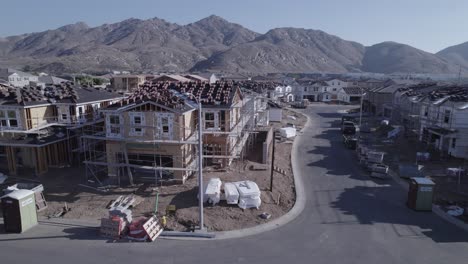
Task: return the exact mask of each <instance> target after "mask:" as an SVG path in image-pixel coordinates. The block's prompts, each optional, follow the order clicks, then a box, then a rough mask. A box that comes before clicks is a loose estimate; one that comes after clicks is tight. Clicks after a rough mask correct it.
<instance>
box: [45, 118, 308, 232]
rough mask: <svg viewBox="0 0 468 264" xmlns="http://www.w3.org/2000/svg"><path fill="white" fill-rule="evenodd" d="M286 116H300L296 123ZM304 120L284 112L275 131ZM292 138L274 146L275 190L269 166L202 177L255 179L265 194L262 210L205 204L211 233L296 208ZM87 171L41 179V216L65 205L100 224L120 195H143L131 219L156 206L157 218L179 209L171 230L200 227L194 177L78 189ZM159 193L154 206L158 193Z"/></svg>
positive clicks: (244, 163)
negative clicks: (176, 182) (104, 189)
mask: <svg viewBox="0 0 468 264" xmlns="http://www.w3.org/2000/svg"><path fill="white" fill-rule="evenodd" d="M288 116H294V117H296V120H293V119H291V118H290V117H288ZM305 121H306V118H305V117H304V116H302V115H300V114H297V113H294V112H292V111H290V110H285V111H284V113H283V121H282V122H281V123H277V124H272V125H273V126H274V127H275V128H278V127H282V126H284V125H286V124H287V123H291V124H294V125H295V126H296V128H297V129H298V130H300V129H301V128H302V126H303V125H304V123H305ZM291 148H292V140H280V141H279V142H278V141H277V143H276V151H275V153H276V154H275V166H276V167H279V168H281V169H283V170H284V171H285V174H284V175H283V174H280V173H277V172H275V173H274V176H273V182H274V186H273V191H272V192H270V191H269V187H270V164H267V165H260V164H258V163H255V162H252V161H249V160H247V159H245V160H240V161H236V162H234V163H233V164H232V166H231V167H230V168H229V169H227V170H225V171H211V170H210V169H209V168H207V169H206V171H205V173H204V180H205V183H206V182H208V180H209V179H210V178H215V177H218V178H221V180H222V181H229V182H233V181H240V180H247V179H248V180H252V181H255V182H256V183H257V184H258V186H259V188H260V189H261V191H262V194H261V198H262V205H261V206H260V209H259V210H257V209H247V210H242V209H241V208H239V207H238V206H236V205H227V204H226V203H225V202H224V201H222V202H221V203H220V204H218V205H217V206H214V207H211V206H206V207H205V211H204V216H205V225H206V227H207V228H208V229H209V230H216V231H221V230H233V229H239V228H246V227H251V226H255V225H258V224H261V223H264V222H267V221H271V220H272V219H275V218H278V217H280V216H281V215H283V214H285V213H286V212H288V211H289V210H290V209H291V208H292V206H293V205H294V200H295V192H294V179H293V174H292V170H291V161H290V155H291ZM251 165H256V166H260V167H261V166H263V167H265V170H260V171H252V170H251V169H250V167H251ZM83 178H84V169H83V168H78V169H77V168H62V169H51V170H50V171H49V172H48V173H47V174H46V175H43V176H41V177H40V181H41V183H42V184H43V185H44V187H45V190H46V191H45V197H46V200H47V202H48V208H47V209H46V210H44V211H42V212H40V215H41V216H43V217H47V216H50V215H53V214H55V213H56V212H58V211H60V210H61V209H62V208H63V207H64V206H65V203H66V204H67V206H68V207H69V208H70V209H71V210H70V211H69V212H68V213H67V214H65V215H64V216H63V217H64V218H69V219H86V220H99V219H100V218H102V217H107V216H108V209H107V208H106V207H107V206H108V205H109V203H110V202H111V201H112V200H113V199H116V198H117V197H118V196H120V195H132V194H133V195H136V196H138V197H141V200H142V201H141V203H140V204H138V205H137V206H136V207H135V208H133V209H132V213H133V217H137V216H143V215H146V216H148V215H151V214H152V213H153V212H155V210H156V207H157V209H158V210H157V214H158V215H159V216H163V215H166V207H167V206H168V205H175V206H176V208H177V210H176V212H175V214H172V215H168V216H167V217H168V218H167V219H168V222H167V228H169V229H173V230H187V229H190V228H191V227H192V226H194V225H196V224H197V223H198V200H197V190H198V188H197V178H196V177H192V178H191V179H189V180H188V182H187V183H186V184H184V185H173V186H158V187H155V186H153V185H150V184H137V185H136V186H134V187H132V188H114V189H109V190H108V192H102V191H98V190H95V189H91V188H86V187H83V186H80V185H79V184H80V183H83ZM157 193H159V196H158V203H157V204H156V196H157V195H156V194H157ZM262 212H267V213H270V214H271V215H272V217H271V218H270V219H269V220H263V219H261V218H260V217H259V215H260V214H261V213H262Z"/></svg>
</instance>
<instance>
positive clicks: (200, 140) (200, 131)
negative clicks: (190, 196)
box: [198, 99, 205, 230]
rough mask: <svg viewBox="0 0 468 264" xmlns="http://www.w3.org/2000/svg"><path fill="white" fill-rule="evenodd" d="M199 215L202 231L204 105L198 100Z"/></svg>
mask: <svg viewBox="0 0 468 264" xmlns="http://www.w3.org/2000/svg"><path fill="white" fill-rule="evenodd" d="M198 151H199V153H198V213H199V217H200V223H199V225H200V227H199V228H200V230H203V228H204V226H205V224H204V221H203V127H202V104H201V101H200V99H199V100H198Z"/></svg>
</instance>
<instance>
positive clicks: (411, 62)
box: [0, 15, 468, 74]
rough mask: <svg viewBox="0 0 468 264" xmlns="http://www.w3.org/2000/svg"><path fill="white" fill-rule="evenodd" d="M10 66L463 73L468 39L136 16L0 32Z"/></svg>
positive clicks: (2, 60) (2, 62) (1, 58)
mask: <svg viewBox="0 0 468 264" xmlns="http://www.w3.org/2000/svg"><path fill="white" fill-rule="evenodd" d="M5 66H8V67H17V68H22V67H25V66H28V68H30V69H32V70H35V71H47V72H51V73H79V72H88V73H93V72H107V71H110V70H129V71H132V72H135V71H140V72H145V71H148V72H149V71H153V72H154V71H156V72H186V71H194V72H204V71H213V72H229V73H255V74H261V73H276V72H282V73H307V72H336V73H344V72H362V71H365V72H376V73H458V71H459V67H460V66H461V67H462V68H463V69H464V70H466V69H468V42H467V43H464V44H461V45H458V46H453V47H449V48H447V49H444V50H442V51H440V52H438V53H436V54H431V53H428V52H425V51H422V50H419V49H416V48H414V47H411V46H408V45H405V44H400V43H395V42H383V43H379V44H376V45H373V46H370V47H366V46H364V45H362V44H359V43H357V42H353V41H347V40H343V39H341V38H339V37H337V36H333V35H330V34H327V33H326V32H323V31H320V30H312V29H302V28H276V29H272V30H270V31H268V32H266V33H265V34H259V33H256V32H254V31H252V30H249V29H247V28H245V27H243V26H241V25H239V24H235V23H231V22H229V21H226V20H225V19H223V18H221V17H218V16H215V15H212V16H209V17H207V18H204V19H202V20H199V21H197V22H194V23H191V24H188V25H178V24H175V23H170V22H167V21H165V20H162V19H159V18H153V19H147V20H140V19H134V18H132V19H127V20H124V21H121V22H118V23H113V24H104V25H101V26H98V27H89V26H88V25H86V24H85V23H83V22H79V23H76V24H71V25H66V26H63V27H60V28H58V29H55V30H47V31H44V32H38V33H30V34H23V35H18V36H11V37H6V38H0V67H5Z"/></svg>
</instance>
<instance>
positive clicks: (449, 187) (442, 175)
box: [363, 118, 468, 222]
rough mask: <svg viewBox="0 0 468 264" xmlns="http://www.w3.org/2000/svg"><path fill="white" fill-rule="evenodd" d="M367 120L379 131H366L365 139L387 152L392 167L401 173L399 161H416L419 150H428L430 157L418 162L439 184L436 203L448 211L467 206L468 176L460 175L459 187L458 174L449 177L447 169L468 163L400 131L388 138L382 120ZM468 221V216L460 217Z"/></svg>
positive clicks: (435, 196) (388, 162)
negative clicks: (382, 127)
mask: <svg viewBox="0 0 468 264" xmlns="http://www.w3.org/2000/svg"><path fill="white" fill-rule="evenodd" d="M366 122H367V123H369V124H370V125H371V127H373V128H374V129H375V130H376V131H374V132H372V133H370V134H364V133H363V137H364V140H366V141H368V142H369V144H370V145H371V146H372V148H373V149H376V150H378V151H383V152H385V153H386V155H385V159H384V163H385V164H387V165H389V167H390V169H392V170H393V171H395V172H398V171H399V170H398V165H399V164H416V153H417V152H429V153H430V155H431V159H430V160H429V161H426V162H418V164H419V165H422V166H424V167H423V169H422V172H423V173H424V175H425V176H426V177H429V178H430V179H431V180H433V181H434V182H435V183H436V187H435V193H434V203H436V204H438V205H441V206H442V208H443V209H445V210H448V208H447V207H448V206H451V205H458V206H460V207H462V208H467V206H468V177H466V176H464V177H461V181H460V182H461V184H460V187H459V186H458V178H457V177H453V176H452V177H449V176H447V174H446V169H447V168H467V165H468V162H467V161H464V160H462V159H456V158H452V157H448V156H444V155H441V153H440V152H439V151H437V150H434V149H432V148H430V147H429V146H427V145H425V144H423V143H421V142H420V141H418V139H417V137H416V136H415V135H411V134H406V135H405V134H401V135H400V136H398V137H397V138H396V139H393V140H388V139H386V137H385V136H384V133H383V132H384V130H382V129H379V128H378V127H379V120H378V119H375V118H366ZM460 218H461V219H463V220H465V221H466V222H468V216H460Z"/></svg>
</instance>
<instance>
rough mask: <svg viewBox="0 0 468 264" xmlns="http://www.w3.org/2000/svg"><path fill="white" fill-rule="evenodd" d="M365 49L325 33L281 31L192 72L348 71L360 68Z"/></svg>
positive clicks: (218, 57)
mask: <svg viewBox="0 0 468 264" xmlns="http://www.w3.org/2000/svg"><path fill="white" fill-rule="evenodd" d="M364 51H365V48H364V46H363V45H361V44H358V43H355V42H351V41H345V40H342V39H340V38H338V37H336V36H332V35H329V34H327V33H325V32H323V31H318V30H306V29H297V28H278V29H273V30H270V31H268V32H267V33H266V34H264V35H261V36H258V37H257V38H256V39H255V40H253V41H250V42H247V43H243V44H240V45H237V46H234V47H232V48H230V49H229V50H227V51H224V52H221V53H218V54H215V55H213V56H212V57H210V58H209V59H208V60H205V61H201V62H199V63H197V64H196V65H195V67H194V68H193V69H192V70H204V69H210V70H215V71H229V72H313V71H324V72H347V71H355V70H357V69H359V67H360V64H361V60H362V57H363V54H364Z"/></svg>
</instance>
